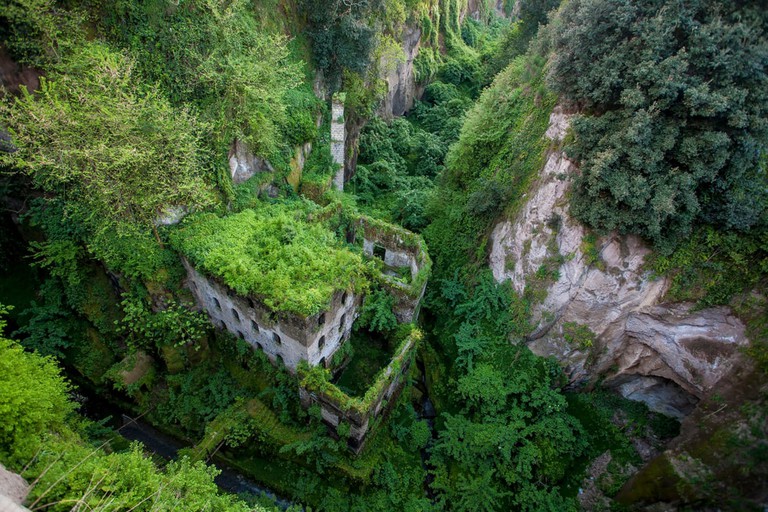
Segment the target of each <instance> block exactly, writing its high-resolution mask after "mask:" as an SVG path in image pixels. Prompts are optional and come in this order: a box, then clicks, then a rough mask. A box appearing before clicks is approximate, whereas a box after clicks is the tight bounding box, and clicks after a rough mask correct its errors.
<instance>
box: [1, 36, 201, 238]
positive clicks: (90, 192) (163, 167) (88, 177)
mask: <svg viewBox="0 0 768 512" xmlns="http://www.w3.org/2000/svg"><path fill="white" fill-rule="evenodd" d="M133 67H134V63H133V62H132V61H131V59H129V58H128V57H126V56H124V55H122V54H120V53H117V52H114V51H112V50H110V49H109V48H107V47H106V46H104V45H101V44H97V43H92V44H88V45H87V46H84V47H82V48H81V49H80V51H79V53H77V54H76V55H73V56H71V57H70V58H68V59H67V60H66V61H65V63H64V64H63V65H62V67H61V71H60V72H59V73H56V74H53V75H50V76H49V77H48V79H47V80H44V81H43V83H42V84H41V87H40V90H39V91H38V92H37V93H36V94H34V95H32V94H29V93H25V94H23V95H22V96H21V97H19V98H16V99H13V100H10V101H7V102H5V103H3V104H2V106H0V111H1V112H2V114H3V115H4V117H5V120H6V121H5V122H6V124H7V125H8V127H9V128H10V129H11V131H12V133H13V138H14V143H15V144H16V145H17V146H18V147H19V151H18V152H17V153H14V154H12V155H8V156H6V157H5V162H6V163H8V164H11V165H16V166H18V168H20V169H21V170H23V171H24V172H26V173H27V174H29V175H30V176H31V178H32V180H33V183H34V184H35V185H36V186H38V187H40V188H41V189H43V190H45V191H47V192H52V193H57V194H62V195H64V194H65V193H66V197H67V198H68V203H67V205H66V207H65V214H68V215H72V216H75V217H76V218H78V220H79V221H80V222H84V221H90V223H91V224H92V225H93V226H94V230H95V231H103V230H106V229H115V228H117V229H118V230H119V229H120V228H121V227H123V225H124V224H126V223H132V224H138V225H141V226H145V227H146V228H148V227H150V226H151V224H152V222H153V221H154V219H155V218H156V217H157V216H158V214H160V213H161V212H162V210H163V209H164V208H165V207H167V206H170V205H186V206H188V207H200V206H205V205H208V204H210V203H211V201H212V197H211V195H210V187H208V186H207V185H206V183H205V181H204V180H203V178H202V174H201V172H200V157H199V151H198V145H199V140H200V137H201V126H200V125H199V123H198V122H197V121H196V120H195V119H194V118H193V117H192V116H191V115H190V114H189V113H188V112H186V111H184V110H178V109H174V108H172V107H171V106H170V105H169V104H168V102H167V101H166V100H165V99H164V98H163V97H162V96H161V95H160V94H159V93H158V92H157V91H156V90H153V89H151V88H143V87H140V86H139V85H138V84H137V78H138V77H137V76H136V75H135V73H134V72H133Z"/></svg>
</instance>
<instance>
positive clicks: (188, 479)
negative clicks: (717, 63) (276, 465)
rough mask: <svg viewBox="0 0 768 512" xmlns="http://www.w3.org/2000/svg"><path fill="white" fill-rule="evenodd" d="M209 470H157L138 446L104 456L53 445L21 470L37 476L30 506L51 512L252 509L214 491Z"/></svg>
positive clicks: (183, 463) (192, 466) (174, 465)
mask: <svg viewBox="0 0 768 512" xmlns="http://www.w3.org/2000/svg"><path fill="white" fill-rule="evenodd" d="M217 474H218V470H216V469H215V468H214V467H212V466H206V465H205V464H204V463H202V462H195V463H193V462H191V461H190V460H189V459H187V458H182V459H179V460H176V461H172V462H170V463H168V465H167V466H166V467H165V468H164V470H162V471H161V470H159V469H158V468H157V466H156V465H155V464H154V462H153V461H152V459H151V458H150V457H148V456H147V455H145V454H144V452H143V449H142V447H141V445H140V444H138V443H137V444H134V445H132V446H131V448H130V450H128V451H126V452H119V453H110V454H106V453H104V452H103V451H101V450H99V449H97V450H93V449H91V448H90V447H88V446H86V445H84V444H83V443H82V442H79V443H78V442H71V441H70V442H66V441H56V442H54V443H51V445H50V448H49V450H46V451H45V452H44V453H42V454H41V455H40V457H39V458H38V459H36V460H35V461H34V464H33V465H32V466H31V467H30V468H29V469H27V470H26V472H25V473H24V475H25V476H26V477H27V478H30V479H32V478H34V477H38V476H39V480H35V482H36V484H35V486H34V487H33V488H32V490H31V492H30V495H29V497H28V499H29V500H30V501H31V504H32V506H40V504H50V505H52V506H49V507H47V508H49V509H51V510H55V511H65V510H71V508H72V507H71V504H72V503H80V504H82V505H84V506H87V507H88V508H89V509H90V510H96V511H106V510H114V509H115V508H117V509H124V510H128V509H133V510H137V511H149V510H168V511H170V510H179V511H190V512H191V511H193V510H204V509H209V510H221V511H228V512H246V511H249V510H258V511H266V510H267V509H264V508H262V507H260V506H257V507H256V508H255V509H254V508H253V507H251V506H248V505H246V504H245V503H244V502H242V501H239V500H238V499H237V498H234V497H233V496H231V495H228V494H222V493H220V491H219V490H218V488H217V486H216V484H215V483H214V481H213V478H214V477H215V476H216V475H217Z"/></svg>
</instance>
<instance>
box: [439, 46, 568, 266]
mask: <svg viewBox="0 0 768 512" xmlns="http://www.w3.org/2000/svg"><path fill="white" fill-rule="evenodd" d="M543 64H544V62H543V60H542V59H540V58H538V57H535V56H530V57H525V58H523V57H520V58H518V59H516V60H515V61H514V62H513V63H512V64H511V65H510V66H509V67H508V68H507V69H506V70H505V71H504V72H503V73H501V74H500V75H499V76H498V77H497V78H496V80H495V82H494V84H493V85H492V86H491V87H490V88H488V89H486V90H485V91H484V92H483V94H482V95H481V96H480V99H479V100H478V101H477V103H476V104H475V105H474V106H473V107H472V109H470V110H469V112H468V113H467V114H466V119H465V121H464V125H463V127H462V129H461V136H460V137H459V140H458V141H457V142H456V143H455V144H454V145H452V146H451V148H450V150H449V152H448V155H447V157H446V170H445V172H444V173H443V174H442V176H441V180H440V181H439V182H438V188H437V189H436V191H435V193H434V194H432V195H431V197H430V199H431V201H430V202H429V203H428V205H427V215H428V217H429V218H430V220H431V224H430V225H429V227H427V228H426V229H425V231H424V236H425V239H426V240H427V243H428V244H429V247H430V253H431V255H432V257H433V259H434V260H435V263H436V269H437V270H436V275H437V276H438V277H439V278H447V277H449V276H451V275H452V274H453V272H454V271H455V270H456V269H458V268H462V267H464V266H465V265H467V264H468V263H469V262H470V261H481V260H484V259H485V256H486V255H485V247H484V245H483V239H484V236H483V235H484V233H485V231H486V230H487V229H489V227H490V224H491V222H492V221H493V220H494V219H495V218H496V217H497V216H498V215H499V214H500V213H501V212H502V211H505V210H506V212H508V213H512V212H514V210H515V208H516V207H517V206H518V205H519V204H520V198H521V197H522V196H523V194H524V193H525V192H526V191H527V189H528V186H529V184H530V183H531V180H532V179H533V178H534V177H535V176H536V175H537V173H538V171H539V169H540V168H541V166H542V164H543V159H544V158H543V157H544V154H545V151H546V149H547V142H546V141H545V139H544V138H543V137H542V136H543V134H544V132H545V130H546V127H547V124H548V119H549V118H548V113H549V109H550V108H551V106H552V105H553V104H554V98H553V97H552V96H551V95H549V94H548V93H547V92H546V90H545V89H544V87H543V83H542V66H543ZM434 94H440V95H449V94H450V92H449V90H447V89H443V90H439V91H438V90H436V91H435V92H434ZM451 101H453V100H451ZM448 103H449V104H450V101H449V102H448Z"/></svg>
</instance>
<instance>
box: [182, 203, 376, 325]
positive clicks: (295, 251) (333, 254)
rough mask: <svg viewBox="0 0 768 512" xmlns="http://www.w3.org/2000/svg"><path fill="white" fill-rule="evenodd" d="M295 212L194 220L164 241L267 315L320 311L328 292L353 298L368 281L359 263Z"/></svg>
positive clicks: (283, 209)
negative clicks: (263, 308) (345, 292)
mask: <svg viewBox="0 0 768 512" xmlns="http://www.w3.org/2000/svg"><path fill="white" fill-rule="evenodd" d="M296 207H298V211H297V208H296ZM302 208H303V206H302V205H301V203H296V204H295V205H285V206H282V207H281V206H278V205H274V206H272V207H271V208H269V209H266V208H265V209H261V210H258V211H257V210H245V211H243V212H241V213H237V214H234V215H229V216H227V217H217V216H216V215H214V214H211V213H204V214H198V215H194V216H190V217H188V218H187V219H185V220H184V221H183V222H182V224H181V226H180V227H179V228H178V229H176V230H174V231H173V232H172V233H171V234H170V237H171V241H172V243H173V245H174V247H176V248H177V249H178V250H179V251H180V252H181V253H182V254H184V255H185V256H187V257H188V258H189V259H190V260H191V261H192V263H193V264H194V265H195V266H196V267H197V268H198V269H199V270H200V271H202V272H205V273H208V274H211V275H213V276H216V277H218V278H220V279H223V281H224V282H225V283H226V284H227V285H228V286H230V287H231V288H232V289H233V290H235V291H236V292H237V293H238V294H240V295H254V296H257V297H259V298H260V299H261V300H262V301H263V302H264V304H266V305H267V306H268V307H269V308H271V309H273V310H274V311H290V312H293V313H297V314H300V315H304V316H309V315H312V314H315V313H318V312H320V311H322V310H323V309H325V308H327V307H328V305H329V304H330V300H331V296H332V295H333V293H334V291H336V290H340V289H346V290H354V291H355V292H360V291H362V290H363V289H364V288H365V287H366V286H367V279H366V277H365V276H366V267H365V266H364V264H363V260H362V258H361V257H360V256H359V255H358V254H355V253H352V252H350V251H349V250H347V249H344V248H343V247H342V244H341V242H340V241H339V240H337V238H336V237H335V235H334V233H333V232H331V231H330V230H328V229H327V228H325V227H324V226H322V225H321V224H318V223H309V222H307V221H306V220H304V215H305V214H304V213H303V212H302V211H301V209H302Z"/></svg>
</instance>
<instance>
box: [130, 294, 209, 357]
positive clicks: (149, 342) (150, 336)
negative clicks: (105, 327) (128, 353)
mask: <svg viewBox="0 0 768 512" xmlns="http://www.w3.org/2000/svg"><path fill="white" fill-rule="evenodd" d="M121 305H122V309H123V312H124V313H125V315H124V316H123V318H122V320H121V321H120V325H119V328H118V329H117V331H118V332H120V333H123V334H125V335H126V338H127V341H128V343H129V344H130V345H131V346H132V347H133V348H148V347H157V348H162V347H163V346H164V345H172V346H176V347H181V346H185V345H194V344H195V343H197V342H199V341H200V338H202V337H203V336H204V335H205V331H206V328H207V327H209V326H210V323H209V321H208V318H207V317H206V316H205V315H204V314H202V313H199V312H195V311H191V310H190V309H189V305H185V304H180V303H178V302H172V303H170V304H168V305H167V307H166V308H165V309H163V310H160V311H156V312H153V311H151V310H150V308H149V306H148V304H146V302H145V301H143V300H140V299H137V298H135V297H128V296H123V301H122V302H121Z"/></svg>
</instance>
